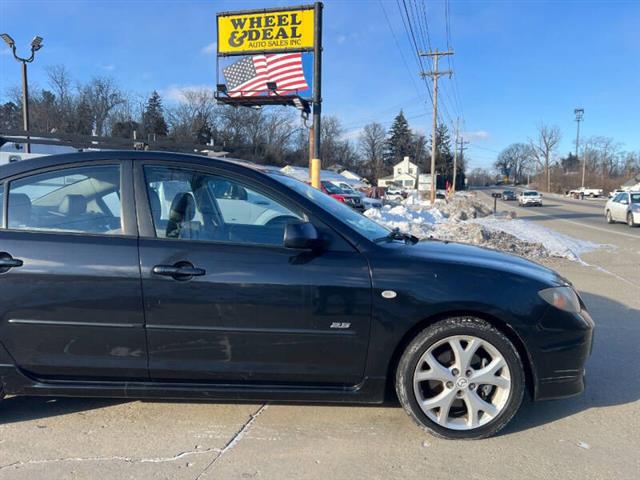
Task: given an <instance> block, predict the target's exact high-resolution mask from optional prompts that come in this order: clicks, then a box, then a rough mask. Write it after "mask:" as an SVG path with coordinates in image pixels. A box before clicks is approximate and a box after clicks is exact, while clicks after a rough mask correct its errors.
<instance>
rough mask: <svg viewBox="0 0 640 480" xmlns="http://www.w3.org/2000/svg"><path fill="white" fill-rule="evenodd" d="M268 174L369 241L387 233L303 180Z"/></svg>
mask: <svg viewBox="0 0 640 480" xmlns="http://www.w3.org/2000/svg"><path fill="white" fill-rule="evenodd" d="M268 175H269V176H270V177H271V178H273V179H274V180H277V181H278V182H280V183H282V184H283V185H286V186H287V187H289V188H291V189H292V190H295V191H296V192H298V193H299V194H300V195H304V196H305V197H307V198H308V199H309V200H311V201H312V202H313V203H315V204H316V205H317V206H319V207H320V208H322V209H323V210H324V211H326V212H328V213H329V214H331V215H332V216H334V217H335V218H337V219H338V220H340V221H341V222H343V223H345V224H347V225H348V226H350V227H351V228H353V229H354V230H355V231H356V232H358V233H359V234H360V235H362V236H363V237H366V238H367V239H369V240H371V241H374V240H376V239H378V238H381V237H386V236H387V235H389V231H390V230H388V229H387V228H385V227H383V226H382V225H380V224H378V223H376V222H374V221H373V220H371V219H369V218H367V217H365V216H364V215H361V214H359V213H357V212H355V211H353V210H352V209H351V208H349V207H347V206H346V205H345V204H344V203H341V202H338V201H337V200H335V199H333V198H331V197H330V196H329V195H326V194H324V193H322V192H321V191H320V190H316V189H315V188H313V187H311V186H310V185H307V184H306V183H304V182H301V181H299V180H296V179H295V178H293V177H289V176H287V175H283V174H278V173H270V174H268ZM336 188H337V187H336ZM327 190H328V189H327Z"/></svg>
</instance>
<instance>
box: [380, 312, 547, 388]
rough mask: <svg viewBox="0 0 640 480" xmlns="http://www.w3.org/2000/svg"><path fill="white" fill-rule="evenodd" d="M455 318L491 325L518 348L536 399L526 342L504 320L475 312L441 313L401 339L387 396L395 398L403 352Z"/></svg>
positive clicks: (391, 364) (390, 371)
mask: <svg viewBox="0 0 640 480" xmlns="http://www.w3.org/2000/svg"><path fill="white" fill-rule="evenodd" d="M453 317H475V318H479V319H481V320H484V321H485V322H487V323H489V324H490V325H491V326H492V327H494V328H496V329H497V330H499V331H500V332H501V333H503V334H504V335H505V336H506V337H507V338H508V339H509V341H510V342H511V343H513V346H514V347H515V348H516V350H517V352H518V355H520V359H521V360H522V365H523V366H524V376H525V382H526V385H525V388H526V390H527V392H528V394H529V397H530V398H531V399H533V398H535V388H536V378H535V369H534V367H533V359H532V357H531V354H530V352H529V350H528V349H527V347H526V345H525V343H524V341H523V340H522V338H520V335H518V333H517V332H516V331H515V330H514V329H513V328H512V327H511V326H510V325H509V324H508V323H507V322H505V321H504V320H502V319H500V318H497V317H496V316H494V315H490V314H487V313H486V312H480V311H474V310H451V311H446V312H439V313H437V314H435V315H432V316H430V317H426V318H423V319H422V320H420V321H419V322H416V324H414V325H413V326H412V327H411V328H410V329H409V330H408V331H407V332H406V333H405V334H404V336H403V337H402V338H401V340H400V341H399V342H398V344H397V345H396V347H395V350H394V352H393V355H391V359H390V361H389V365H388V367H387V378H386V390H387V395H389V394H391V395H393V396H395V374H396V370H397V368H398V364H399V362H400V357H402V354H403V352H404V351H405V349H406V348H407V346H408V345H409V344H410V343H411V341H412V340H413V339H414V338H415V337H416V336H417V335H418V334H419V333H420V332H421V331H423V330H424V329H425V328H427V327H429V326H431V325H433V324H434V323H437V322H439V321H441V320H446V319H447V318H453Z"/></svg>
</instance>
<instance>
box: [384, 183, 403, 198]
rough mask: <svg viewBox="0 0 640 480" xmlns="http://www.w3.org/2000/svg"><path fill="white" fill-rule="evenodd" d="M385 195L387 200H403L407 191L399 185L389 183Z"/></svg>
mask: <svg viewBox="0 0 640 480" xmlns="http://www.w3.org/2000/svg"><path fill="white" fill-rule="evenodd" d="M385 197H386V198H387V199H389V200H404V199H405V198H407V192H406V191H405V190H404V189H403V188H401V187H397V186H395V185H391V186H388V187H387V191H386V194H385Z"/></svg>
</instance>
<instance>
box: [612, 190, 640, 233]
mask: <svg viewBox="0 0 640 480" xmlns="http://www.w3.org/2000/svg"><path fill="white" fill-rule="evenodd" d="M604 216H605V218H606V219H607V223H615V222H625V223H626V224H627V225H629V226H630V227H637V226H638V225H640V191H633V192H624V191H623V192H619V193H618V194H617V195H616V196H615V197H613V198H612V199H610V200H609V201H607V203H606V205H605V207H604Z"/></svg>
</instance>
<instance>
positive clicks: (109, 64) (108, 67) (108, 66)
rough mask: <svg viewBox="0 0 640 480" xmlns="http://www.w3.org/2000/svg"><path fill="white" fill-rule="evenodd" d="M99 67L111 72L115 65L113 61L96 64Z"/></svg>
mask: <svg viewBox="0 0 640 480" xmlns="http://www.w3.org/2000/svg"><path fill="white" fill-rule="evenodd" d="M98 66H99V67H100V68H101V69H103V70H106V71H107V72H112V71H113V70H115V69H116V66H115V65H114V64H113V63H108V64H106V65H102V64H100V65H98Z"/></svg>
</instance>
